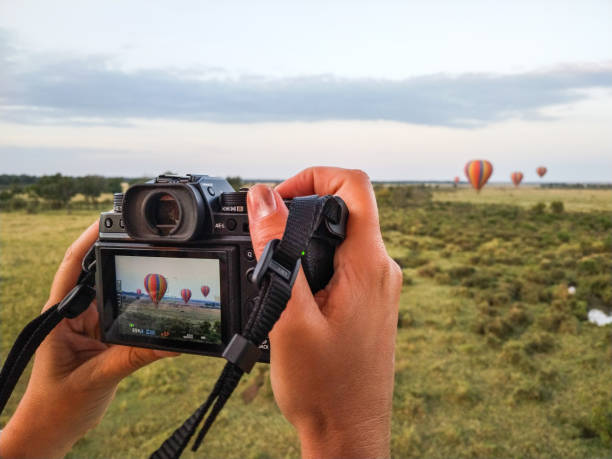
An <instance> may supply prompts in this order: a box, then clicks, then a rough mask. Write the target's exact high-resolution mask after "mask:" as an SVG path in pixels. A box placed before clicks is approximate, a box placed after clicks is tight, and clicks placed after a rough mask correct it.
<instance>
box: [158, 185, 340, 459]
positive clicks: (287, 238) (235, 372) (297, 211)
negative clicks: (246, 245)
mask: <svg viewBox="0 0 612 459" xmlns="http://www.w3.org/2000/svg"><path fill="white" fill-rule="evenodd" d="M329 198H330V197H329V196H326V197H323V198H321V197H319V196H307V197H301V198H295V199H294V200H293V201H292V203H291V207H290V209H289V217H288V218H287V224H286V226H285V231H284V234H283V238H282V239H281V241H280V242H279V243H278V245H277V247H276V249H275V251H274V255H273V258H274V260H275V261H276V262H278V263H280V264H282V265H283V266H284V267H285V268H287V270H290V271H292V270H293V268H294V267H295V265H296V263H297V262H298V261H299V260H300V258H301V256H302V254H303V252H304V250H305V249H306V247H307V246H308V243H309V242H310V240H311V238H312V236H313V234H314V231H315V230H316V228H317V227H318V226H319V223H320V220H321V216H322V213H323V209H324V207H325V203H326V202H327V199H329ZM291 287H292V286H291V285H289V284H288V282H287V280H286V279H284V278H283V277H281V276H279V275H278V274H276V273H275V272H273V271H268V273H267V275H266V276H265V277H264V279H263V282H262V285H261V289H260V294H259V297H258V299H259V300H258V301H257V302H256V304H255V306H254V308H253V310H252V312H251V315H250V316H249V319H248V321H247V324H246V326H245V329H244V330H243V337H244V338H246V339H247V340H249V341H250V342H252V343H253V344H255V345H258V346H259V345H260V344H261V343H262V342H263V341H264V340H265V339H266V338H267V336H268V334H269V333H270V331H271V330H272V327H273V326H274V324H275V323H276V322H277V321H278V319H279V318H280V315H281V314H282V312H283V311H284V309H285V307H286V306H287V303H288V301H289V299H290V298H291ZM243 373H244V372H243V370H242V369H241V368H239V367H238V366H237V365H234V364H233V363H231V362H228V363H227V364H226V365H225V367H224V369H223V372H222V373H221V375H220V376H219V379H218V380H217V382H216V383H215V386H214V388H213V390H212V392H211V393H210V395H209V396H208V398H207V400H206V402H204V403H203V404H202V405H201V406H200V407H199V408H198V409H197V410H196V411H195V412H194V413H193V414H192V415H191V417H189V419H187V420H186V421H185V423H184V424H183V425H182V426H181V427H179V428H178V429H177V430H176V431H175V432H174V433H173V434H172V435H171V436H170V437H169V438H168V439H167V440H166V441H165V442H164V443H163V444H162V445H161V446H160V448H159V449H158V450H157V451H155V452H154V453H153V454H152V455H151V459H177V458H178V457H180V455H181V453H182V452H183V451H184V449H185V447H186V446H187V443H189V440H190V439H191V437H192V436H193V434H194V433H195V430H196V429H197V426H198V425H199V423H200V422H201V420H202V419H203V417H204V415H205V413H206V411H208V410H209V409H210V410H211V411H210V413H209V415H208V417H207V418H206V420H205V422H204V425H203V426H202V429H201V430H200V432H199V434H198V436H197V438H196V440H195V442H194V444H193V447H192V450H193V451H195V450H197V449H198V447H199V446H200V444H201V442H202V440H203V439H204V437H205V435H206V433H207V432H208V430H209V429H210V427H211V425H212V423H213V422H214V420H215V419H216V417H217V415H218V414H219V412H220V411H221V409H222V408H223V406H224V405H225V403H226V402H227V400H228V399H229V397H230V396H231V394H232V392H233V391H234V389H235V388H236V386H237V385H238V382H239V381H240V378H241V377H242V375H243Z"/></svg>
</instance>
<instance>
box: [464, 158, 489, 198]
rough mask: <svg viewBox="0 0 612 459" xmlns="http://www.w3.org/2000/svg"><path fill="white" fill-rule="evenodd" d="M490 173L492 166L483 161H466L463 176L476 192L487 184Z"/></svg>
mask: <svg viewBox="0 0 612 459" xmlns="http://www.w3.org/2000/svg"><path fill="white" fill-rule="evenodd" d="M492 173H493V165H492V164H491V163H490V162H489V161H485V160H483V159H477V160H474V161H468V163H467V164H466V165H465V176H466V177H467V179H468V181H469V182H470V183H471V184H472V186H473V187H474V188H476V190H477V191H480V189H481V188H482V187H483V186H484V185H485V183H487V180H489V177H491V174H492Z"/></svg>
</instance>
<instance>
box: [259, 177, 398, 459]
mask: <svg viewBox="0 0 612 459" xmlns="http://www.w3.org/2000/svg"><path fill="white" fill-rule="evenodd" d="M311 194H318V195H326V194H335V195H338V196H340V197H342V199H344V201H345V202H346V205H347V206H348V209H349V218H348V223H347V230H346V239H345V240H344V242H343V243H342V244H341V245H340V246H339V247H338V248H337V249H336V254H335V257H334V275H333V277H332V279H331V281H330V282H329V284H328V285H327V287H326V288H325V289H323V290H321V291H320V292H318V293H317V294H316V295H315V296H314V297H313V295H312V293H311V292H310V288H309V286H308V282H307V280H306V278H305V276H304V273H303V271H301V272H300V274H299V276H298V278H297V280H296V283H295V285H294V287H293V292H292V297H291V300H290V301H289V303H288V304H287V308H286V309H285V311H284V312H283V314H282V315H281V318H280V319H279V321H278V322H277V323H276V325H275V326H274V328H273V329H272V332H271V333H270V344H271V382H272V389H273V391H274V397H275V399H276V401H277V403H278V406H279V408H280V409H281V411H282V413H283V415H284V416H285V417H286V418H287V419H288V420H289V422H291V423H292V424H293V425H294V426H295V427H296V429H297V431H298V435H299V437H300V441H301V445H302V455H303V456H305V457H352V458H357V457H388V456H389V441H390V418H391V403H392V397H393V376H394V347H395V334H396V329H397V314H398V304H399V295H400V291H401V284H402V282H401V278H402V275H401V270H400V268H399V266H398V265H397V264H396V263H395V262H394V261H393V260H391V258H390V257H389V256H388V254H387V252H386V250H385V246H384V243H383V240H382V235H381V233H380V226H379V222H378V211H377V207H376V200H375V197H374V192H373V190H372V186H371V184H370V181H369V179H368V177H367V175H366V174H364V173H363V172H361V171H355V170H346V169H339V168H330V167H316V168H310V169H306V170H304V171H302V172H301V173H299V174H298V175H296V176H295V177H292V178H290V179H289V180H286V181H285V182H283V183H281V184H280V185H278V186H277V187H276V189H275V190H272V189H270V188H268V187H266V186H263V185H256V186H254V187H253V188H251V189H250V190H249V193H248V202H247V208H248V212H249V226H250V228H251V238H252V240H253V247H254V249H255V253H256V255H257V257H258V258H259V257H260V256H261V254H262V252H263V249H264V247H265V245H266V243H267V242H268V241H269V240H270V239H273V238H280V237H282V234H283V231H284V228H285V224H286V221H287V215H288V211H287V208H286V206H285V205H284V203H283V200H282V198H291V197H295V196H304V195H311Z"/></svg>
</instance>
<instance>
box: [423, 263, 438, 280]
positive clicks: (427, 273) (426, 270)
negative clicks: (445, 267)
mask: <svg viewBox="0 0 612 459" xmlns="http://www.w3.org/2000/svg"><path fill="white" fill-rule="evenodd" d="M440 271H441V270H440V268H438V267H437V266H436V265H434V264H431V263H429V264H427V265H425V266H423V267H422V268H420V269H419V270H418V271H417V273H418V275H419V276H421V277H434V276H435V275H436V274H438V273H439V272H440Z"/></svg>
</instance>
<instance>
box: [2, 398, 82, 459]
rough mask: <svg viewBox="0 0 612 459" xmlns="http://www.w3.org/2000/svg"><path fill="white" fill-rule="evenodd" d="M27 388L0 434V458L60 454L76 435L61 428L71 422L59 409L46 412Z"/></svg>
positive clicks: (72, 441)
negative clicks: (63, 416) (28, 392)
mask: <svg viewBox="0 0 612 459" xmlns="http://www.w3.org/2000/svg"><path fill="white" fill-rule="evenodd" d="M44 406H45V404H40V403H36V401H35V400H32V398H31V397H29V396H28V394H27V392H26V394H25V395H24V397H23V398H22V400H21V402H20V403H19V406H18V407H17V410H16V411H15V414H13V416H12V417H11V419H10V420H9V422H8V423H7V424H6V426H5V427H4V428H3V429H2V434H1V435H0V457H1V458H9V457H10V458H38V457H45V458H49V459H51V458H61V457H64V456H65V455H66V453H68V451H70V449H71V448H72V446H73V445H74V443H76V441H77V440H78V439H79V436H78V435H76V434H73V432H71V431H70V430H67V429H65V427H66V426H70V425H71V423H70V422H69V420H67V419H63V418H62V415H61V413H58V412H57V411H54V412H53V413H47V412H45V410H44V408H43V407H44Z"/></svg>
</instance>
